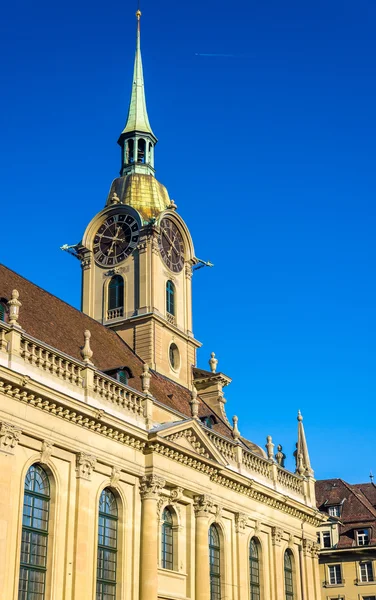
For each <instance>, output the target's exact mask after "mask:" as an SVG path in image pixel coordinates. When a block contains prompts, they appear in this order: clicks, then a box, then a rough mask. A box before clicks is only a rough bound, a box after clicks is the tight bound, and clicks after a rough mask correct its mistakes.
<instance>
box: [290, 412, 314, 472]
mask: <svg viewBox="0 0 376 600" xmlns="http://www.w3.org/2000/svg"><path fill="white" fill-rule="evenodd" d="M297 420H298V443H297V445H296V450H295V452H294V456H295V463H296V471H295V472H296V473H299V475H305V476H306V477H313V470H312V468H311V461H310V460H309V454H308V446H307V441H306V437H305V432H304V425H303V417H302V413H301V412H300V410H298V416H297Z"/></svg>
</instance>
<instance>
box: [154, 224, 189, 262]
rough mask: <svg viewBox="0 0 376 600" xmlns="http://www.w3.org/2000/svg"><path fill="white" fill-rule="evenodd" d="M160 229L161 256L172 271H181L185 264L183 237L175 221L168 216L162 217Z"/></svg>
mask: <svg viewBox="0 0 376 600" xmlns="http://www.w3.org/2000/svg"><path fill="white" fill-rule="evenodd" d="M160 230H161V231H160V234H159V238H158V243H159V250H160V252H161V256H162V258H163V260H164V262H165V264H166V265H167V266H168V268H169V269H171V271H173V272H174V273H179V272H180V271H181V270H182V268H183V266H184V243H183V237H182V235H181V233H180V231H179V229H178V228H177V227H176V225H175V223H174V222H173V221H172V220H171V219H169V218H168V217H164V218H163V219H162V221H161V223H160Z"/></svg>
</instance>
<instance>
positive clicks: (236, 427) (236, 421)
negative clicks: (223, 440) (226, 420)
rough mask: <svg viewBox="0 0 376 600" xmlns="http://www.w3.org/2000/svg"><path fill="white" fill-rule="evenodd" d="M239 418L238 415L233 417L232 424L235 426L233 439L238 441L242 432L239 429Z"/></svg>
mask: <svg viewBox="0 0 376 600" xmlns="http://www.w3.org/2000/svg"><path fill="white" fill-rule="evenodd" d="M238 421H239V419H238V417H237V416H236V415H234V416H233V417H232V424H233V428H232V437H233V438H234V440H238V439H239V438H240V431H239V429H238Z"/></svg>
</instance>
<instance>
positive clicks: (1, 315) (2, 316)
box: [0, 299, 8, 323]
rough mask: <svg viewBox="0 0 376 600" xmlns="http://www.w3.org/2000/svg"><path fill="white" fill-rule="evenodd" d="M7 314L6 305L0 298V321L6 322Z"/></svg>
mask: <svg viewBox="0 0 376 600" xmlns="http://www.w3.org/2000/svg"><path fill="white" fill-rule="evenodd" d="M7 316H8V306H7V304H6V302H4V300H1V299H0V322H1V323H6V322H7Z"/></svg>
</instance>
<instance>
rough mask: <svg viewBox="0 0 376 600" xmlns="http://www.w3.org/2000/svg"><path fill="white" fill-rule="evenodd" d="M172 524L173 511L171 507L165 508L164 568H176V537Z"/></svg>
mask: <svg viewBox="0 0 376 600" xmlns="http://www.w3.org/2000/svg"><path fill="white" fill-rule="evenodd" d="M172 525H173V522H172V514H171V511H170V509H169V508H165V509H164V511H163V515H162V536H161V541H162V553H161V556H162V560H161V564H162V569H173V568H174V538H173V531H172Z"/></svg>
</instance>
